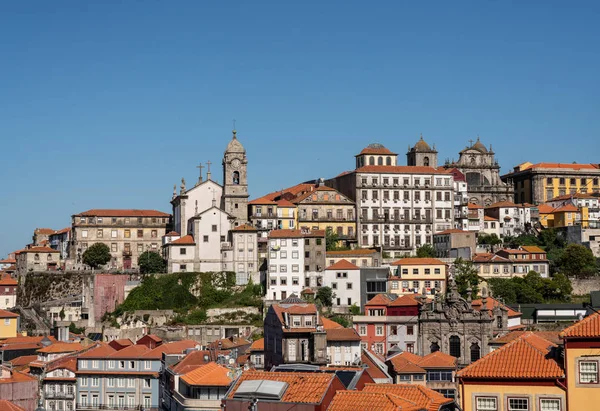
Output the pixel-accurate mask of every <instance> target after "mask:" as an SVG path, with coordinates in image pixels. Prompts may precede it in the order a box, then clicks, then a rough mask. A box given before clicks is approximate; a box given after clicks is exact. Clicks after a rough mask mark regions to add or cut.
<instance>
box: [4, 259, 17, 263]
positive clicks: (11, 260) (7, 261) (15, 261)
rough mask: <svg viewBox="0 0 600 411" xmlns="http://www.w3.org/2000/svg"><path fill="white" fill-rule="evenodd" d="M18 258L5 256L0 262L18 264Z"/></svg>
mask: <svg viewBox="0 0 600 411" xmlns="http://www.w3.org/2000/svg"><path fill="white" fill-rule="evenodd" d="M16 263H17V260H15V259H14V258H5V259H4V260H0V264H16Z"/></svg>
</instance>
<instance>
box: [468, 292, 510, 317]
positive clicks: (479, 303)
mask: <svg viewBox="0 0 600 411" xmlns="http://www.w3.org/2000/svg"><path fill="white" fill-rule="evenodd" d="M471 306H472V307H473V308H474V309H476V310H477V311H481V310H482V309H484V307H483V299H481V298H479V299H477V300H473V301H471ZM496 307H500V308H504V309H505V310H506V311H508V317H509V318H514V317H520V316H521V315H522V314H521V313H520V312H518V311H515V310H513V309H512V308H510V307H509V306H507V305H504V304H502V303H501V302H500V301H498V300H496V299H495V298H492V297H487V300H486V304H485V309H487V310H488V311H489V312H490V315H491V314H492V311H493V310H494V309H495V308H496Z"/></svg>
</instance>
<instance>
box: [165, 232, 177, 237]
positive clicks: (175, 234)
mask: <svg viewBox="0 0 600 411" xmlns="http://www.w3.org/2000/svg"><path fill="white" fill-rule="evenodd" d="M179 235H180V234H179V233H178V232H177V231H169V232H168V233H167V234H165V235H164V236H163V237H178V236H179Z"/></svg>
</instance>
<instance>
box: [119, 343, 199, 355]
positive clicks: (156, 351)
mask: <svg viewBox="0 0 600 411" xmlns="http://www.w3.org/2000/svg"><path fill="white" fill-rule="evenodd" d="M161 341H162V340H161ZM196 345H198V342H197V341H194V340H181V341H173V342H170V343H166V344H161V345H159V346H158V347H156V348H153V349H152V350H151V351H149V352H142V355H141V357H142V358H155V359H160V358H162V355H163V353H166V354H182V353H183V352H185V350H187V349H190V348H194V347H196ZM132 347H133V346H132ZM142 347H145V345H142ZM128 348H130V347H128ZM123 351H125V349H123V350H121V351H119V352H123Z"/></svg>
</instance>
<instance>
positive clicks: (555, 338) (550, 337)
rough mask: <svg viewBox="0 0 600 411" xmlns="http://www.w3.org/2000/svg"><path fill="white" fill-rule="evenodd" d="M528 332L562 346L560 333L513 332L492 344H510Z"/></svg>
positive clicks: (493, 341)
mask: <svg viewBox="0 0 600 411" xmlns="http://www.w3.org/2000/svg"><path fill="white" fill-rule="evenodd" d="M527 332H531V333H533V334H535V335H537V336H538V337H541V338H543V339H544V340H548V341H550V342H551V343H553V344H556V345H558V344H560V343H561V341H560V337H559V334H560V331H511V332H509V333H508V334H505V335H503V336H502V337H498V338H496V339H494V340H492V343H496V344H506V343H509V342H511V341H514V340H516V339H517V338H519V337H521V336H523V335H524V334H525V333H527Z"/></svg>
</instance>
